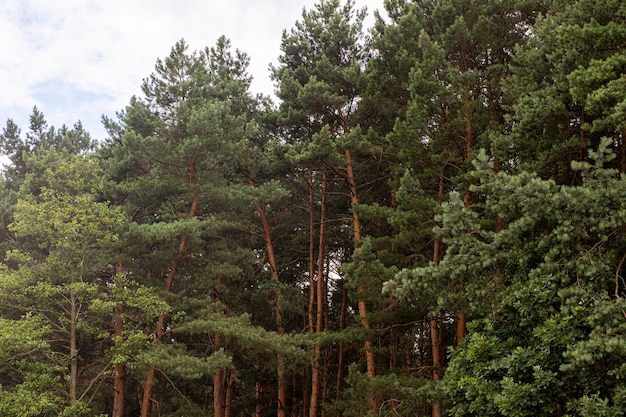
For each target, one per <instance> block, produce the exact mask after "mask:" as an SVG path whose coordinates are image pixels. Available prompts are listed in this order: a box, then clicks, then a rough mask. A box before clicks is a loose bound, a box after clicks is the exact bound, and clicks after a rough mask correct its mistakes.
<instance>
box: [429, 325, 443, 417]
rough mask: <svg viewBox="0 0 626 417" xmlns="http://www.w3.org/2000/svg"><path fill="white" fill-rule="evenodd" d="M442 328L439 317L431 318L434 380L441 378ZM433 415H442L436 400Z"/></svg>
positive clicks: (433, 416) (437, 416)
mask: <svg viewBox="0 0 626 417" xmlns="http://www.w3.org/2000/svg"><path fill="white" fill-rule="evenodd" d="M440 333H441V329H440V328H439V318H438V317H434V318H431V319H430V340H431V345H432V356H433V380H435V381H439V380H440V379H441V370H442V365H443V363H442V355H441V334H440ZM432 417H441V403H440V402H436V403H434V404H433V414H432Z"/></svg>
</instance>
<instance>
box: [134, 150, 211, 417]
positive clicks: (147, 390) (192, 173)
mask: <svg viewBox="0 0 626 417" xmlns="http://www.w3.org/2000/svg"><path fill="white" fill-rule="evenodd" d="M196 162H197V158H195V157H194V158H189V159H188V161H187V165H188V166H187V174H188V185H189V188H190V189H193V187H194V185H195V183H196ZM198 200H199V196H198V193H196V192H194V194H193V198H192V200H191V207H190V208H189V214H188V215H187V217H188V218H193V217H195V216H196V212H197V210H198ZM186 248H187V236H184V235H183V236H182V237H181V239H180V243H179V245H178V253H177V255H176V257H175V258H174V260H173V261H172V265H171V266H170V271H169V273H168V274H167V278H166V280H165V293H166V294H169V293H170V292H171V291H172V286H173V285H174V278H176V274H177V273H178V269H179V268H180V266H181V264H182V262H183V260H184V259H185V251H186ZM164 334H165V315H163V314H162V315H160V316H159V319H158V322H157V326H156V329H155V335H156V338H155V341H154V345H155V346H156V345H158V344H159V343H160V341H161V338H162V337H163V335H164ZM155 378H156V366H155V365H150V367H149V368H148V375H147V376H146V380H145V382H144V386H143V397H142V400H141V417H148V416H149V415H150V407H151V405H152V387H153V385H154V381H155Z"/></svg>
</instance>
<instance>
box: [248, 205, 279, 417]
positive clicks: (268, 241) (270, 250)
mask: <svg viewBox="0 0 626 417" xmlns="http://www.w3.org/2000/svg"><path fill="white" fill-rule="evenodd" d="M254 207H255V209H256V211H257V213H258V214H259V217H260V218H261V224H262V225H263V237H264V240H265V248H266V250H267V258H268V262H269V263H270V270H271V277H272V280H274V281H276V283H277V287H276V306H275V307H276V327H277V331H278V334H279V335H280V336H282V335H283V334H285V328H284V327H283V309H282V300H281V298H282V295H281V291H280V288H279V286H278V265H277V262H276V254H275V253H274V245H273V244H272V232H271V228H270V224H269V221H268V220H267V216H266V215H265V209H264V208H263V207H262V206H261V205H260V204H259V203H257V202H255V203H254ZM285 369H286V367H285V357H284V356H283V355H282V354H279V355H278V369H277V376H278V406H277V417H285V416H286V405H287V383H286V381H285Z"/></svg>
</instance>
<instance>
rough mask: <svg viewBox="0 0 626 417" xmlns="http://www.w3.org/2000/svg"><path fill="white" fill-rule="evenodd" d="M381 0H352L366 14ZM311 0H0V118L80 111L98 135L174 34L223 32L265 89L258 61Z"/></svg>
mask: <svg viewBox="0 0 626 417" xmlns="http://www.w3.org/2000/svg"><path fill="white" fill-rule="evenodd" d="M382 3H383V0H357V6H358V7H361V6H363V5H367V6H368V8H369V9H370V13H372V12H373V10H374V9H377V8H382ZM314 4H315V1H314V0H302V1H294V0H257V1H253V0H230V1H224V0H177V1H173V0H55V1H49V0H5V1H2V2H0V57H2V59H1V60H0V91H2V94H1V95H0V123H1V124H4V121H5V120H6V119H7V118H13V119H14V120H15V121H16V123H18V125H20V126H21V127H22V130H26V128H27V125H28V122H27V121H28V116H29V115H30V113H31V110H32V107H33V105H37V106H38V107H39V108H40V110H41V111H42V112H43V113H44V115H46V117H47V119H48V121H49V122H50V124H54V125H55V126H60V125H61V124H63V123H66V124H73V123H74V122H75V121H76V120H78V119H81V120H82V121H83V124H84V125H85V127H86V129H87V130H88V131H90V132H91V133H92V134H93V136H94V137H96V138H102V137H103V136H104V132H103V129H102V126H101V124H100V117H101V115H102V114H106V115H109V116H112V115H114V113H115V112H116V111H118V110H121V109H122V108H123V107H124V106H125V105H126V104H127V103H128V100H129V99H130V97H131V96H132V95H133V94H139V93H140V86H141V82H142V79H143V78H145V77H147V76H148V75H149V74H150V73H151V72H152V70H153V68H154V63H155V61H156V59H157V58H163V57H165V56H167V55H168V54H169V51H170V49H171V47H172V46H173V45H174V43H175V42H176V41H178V40H180V39H182V38H184V39H185V40H186V41H187V43H188V44H189V45H190V49H192V50H195V49H201V48H204V47H205V46H211V45H213V44H214V43H215V41H216V40H217V38H218V37H219V36H221V35H225V36H226V37H228V38H229V39H231V41H232V44H233V46H234V47H235V48H238V49H240V50H242V51H243V52H246V53H247V54H248V55H249V56H250V58H251V65H250V73H251V74H252V75H253V76H254V78H255V81H254V83H253V90H254V91H255V92H263V93H265V94H270V93H272V90H273V86H272V82H271V80H270V78H269V71H268V66H269V64H270V63H272V62H276V60H277V58H278V55H279V53H280V51H279V47H280V40H281V34H282V31H283V30H284V29H290V28H291V27H292V26H293V25H294V23H295V22H296V20H298V19H299V18H300V16H301V11H302V8H303V7H307V8H310V7H312V6H313V5H314Z"/></svg>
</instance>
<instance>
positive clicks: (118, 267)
mask: <svg viewBox="0 0 626 417" xmlns="http://www.w3.org/2000/svg"><path fill="white" fill-rule="evenodd" d="M123 273H124V269H123V268H122V264H121V263H119V262H118V263H116V264H115V275H116V277H119V276H121V275H122V274H123ZM123 314H124V305H123V304H122V303H121V302H118V303H117V304H116V305H115V312H114V317H113V327H114V328H113V335H114V337H115V347H116V348H119V347H120V346H121V345H122V343H123V342H124V339H123V337H124V319H123ZM125 384H126V364H125V363H118V364H117V365H115V374H114V377H113V413H112V414H111V417H122V416H123V415H124V390H125Z"/></svg>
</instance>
